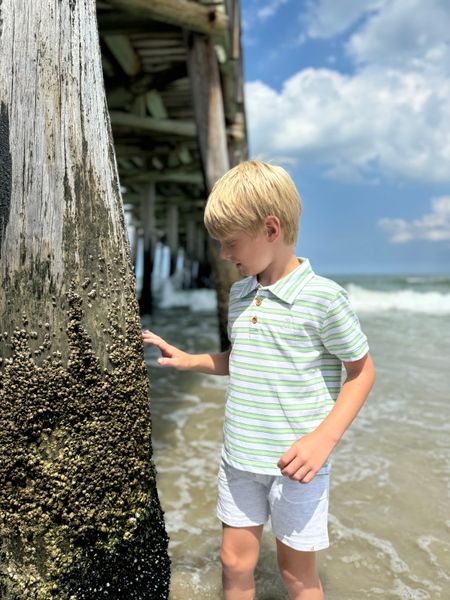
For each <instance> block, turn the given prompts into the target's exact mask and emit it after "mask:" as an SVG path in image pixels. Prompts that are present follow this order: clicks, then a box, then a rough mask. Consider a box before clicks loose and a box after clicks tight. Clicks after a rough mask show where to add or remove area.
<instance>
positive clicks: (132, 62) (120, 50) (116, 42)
mask: <svg viewBox="0 0 450 600" xmlns="http://www.w3.org/2000/svg"><path fill="white" fill-rule="evenodd" d="M103 40H104V41H105V44H106V45H107V46H108V48H109V50H110V51H111V53H112V54H113V56H114V58H115V59H116V60H117V62H118V63H119V65H120V66H121V67H122V69H123V70H124V72H125V73H126V74H127V75H131V76H133V75H137V74H138V73H139V71H140V70H141V63H140V60H139V57H138V55H137V54H136V52H135V51H134V48H133V46H132V44H131V42H130V40H129V38H128V37H127V36H126V35H120V34H119V35H104V36H103Z"/></svg>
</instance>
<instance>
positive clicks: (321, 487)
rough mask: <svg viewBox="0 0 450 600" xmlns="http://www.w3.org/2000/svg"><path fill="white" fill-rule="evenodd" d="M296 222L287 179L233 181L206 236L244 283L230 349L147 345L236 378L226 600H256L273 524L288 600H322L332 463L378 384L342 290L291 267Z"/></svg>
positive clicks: (225, 502) (222, 483)
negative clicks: (262, 553) (266, 531)
mask: <svg viewBox="0 0 450 600" xmlns="http://www.w3.org/2000/svg"><path fill="white" fill-rule="evenodd" d="M300 214H301V202H300V197H299V195H298V192H297V190H296V188H295V185H294V183H293V181H292V180H291V178H290V177H289V175H288V174H287V173H286V171H284V169H282V168H281V167H275V166H272V165H269V164H265V163H262V162H259V161H248V162H244V163H242V164H240V165H238V166H236V167H234V168H233V169H231V170H230V171H228V172H227V173H226V174H225V175H224V176H223V177H222V178H221V179H220V180H219V181H218V182H217V183H216V185H215V186H214V188H213V190H212V192H211V194H210V196H209V198H208V202H207V206H206V209H205V225H206V228H207V229H208V232H209V234H210V235H211V236H212V237H213V238H215V239H217V240H218V241H219V242H220V245H221V257H222V258H223V259H225V260H229V261H232V262H233V263H234V264H235V265H236V267H237V268H238V269H239V270H240V272H241V274H242V275H244V279H242V280H241V281H239V282H237V283H235V284H234V285H233V286H232V288H231V290H230V305H229V323H228V333H229V338H230V342H231V348H230V349H229V350H227V351H226V352H221V353H218V354H197V355H192V354H187V353H185V352H183V351H181V350H179V349H178V348H175V347H173V346H171V345H169V344H168V343H167V342H165V341H164V340H162V339H161V338H160V337H158V336H156V335H154V334H153V333H151V332H144V334H143V339H144V342H146V343H150V344H153V345H154V346H156V347H157V348H159V349H160V351H161V353H162V355H163V358H160V359H159V361H158V362H159V363H160V364H161V365H164V366H168V367H174V368H176V369H182V370H191V371H201V372H203V373H214V374H216V375H229V376H230V380H229V386H228V391H227V403H226V410H225V421H224V445H223V451H222V461H221V466H220V471H219V492H218V505H217V514H218V517H219V518H220V519H221V521H222V523H223V539H222V547H221V561H222V566H223V589H224V597H225V600H251V599H252V598H254V594H255V585H254V576H253V573H254V569H255V566H256V563H257V560H258V555H259V548H260V541H261V535H262V530H263V525H264V523H265V522H266V521H267V520H268V517H269V515H270V517H271V522H272V529H273V531H274V533H275V536H276V544H277V558H278V566H279V569H280V572H281V575H282V577H283V580H284V583H285V585H286V587H287V590H288V595H289V598H290V599H291V600H294V599H295V600H322V599H323V597H324V596H323V590H322V586H321V583H320V580H319V576H318V573H317V568H316V561H315V556H316V551H317V550H320V549H323V548H326V547H328V534H327V515H328V483H329V481H328V478H329V463H328V457H329V455H330V454H331V452H332V450H333V449H334V447H335V446H336V444H337V442H338V441H339V440H340V438H341V436H342V435H343V433H344V432H345V431H346V429H347V428H348V427H349V425H350V424H351V422H352V421H353V419H354V418H355V416H356V414H357V413H358V411H359V409H360V408H361V406H362V405H363V403H364V402H365V400H366V398H367V396H368V394H369V391H370V389H371V387H372V385H373V382H374V367H373V363H372V359H371V358H370V355H369V353H368V345H367V339H366V337H365V335H364V334H363V333H362V332H361V329H360V326H359V321H358V318H357V317H356V315H355V314H354V312H353V310H352V308H351V306H350V304H349V302H348V298H347V294H346V292H345V290H343V288H341V287H340V286H339V285H338V284H336V283H335V282H333V281H331V280H329V279H326V278H323V277H319V276H317V275H315V273H314V272H313V270H312V268H311V266H310V264H309V261H308V260H307V259H305V258H297V257H296V256H295V250H294V247H295V243H296V239H297V231H298V222H299V218H300ZM342 363H343V364H344V367H345V369H346V372H347V377H346V380H345V382H344V383H343V385H342V387H341V369H342Z"/></svg>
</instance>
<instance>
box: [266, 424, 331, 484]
mask: <svg viewBox="0 0 450 600" xmlns="http://www.w3.org/2000/svg"><path fill="white" fill-rule="evenodd" d="M333 448H334V443H333V442H332V441H331V440H328V439H327V438H326V437H325V436H323V435H321V434H320V433H318V432H316V431H313V432H312V433H308V434H307V435H305V436H303V437H302V438H300V439H299V440H298V441H297V442H295V443H294V444H292V446H291V447H290V448H289V450H288V451H287V452H285V453H284V454H283V456H282V457H281V458H280V460H279V461H278V463H277V466H278V468H279V469H280V470H281V474H282V475H285V476H286V477H289V478H290V479H293V480H295V481H299V482H300V483H309V482H310V481H312V479H313V478H314V476H315V475H316V473H317V472H318V471H320V469H321V468H322V466H323V464H324V463H325V461H326V460H327V458H328V457H329V455H330V454H331V451H332V450H333Z"/></svg>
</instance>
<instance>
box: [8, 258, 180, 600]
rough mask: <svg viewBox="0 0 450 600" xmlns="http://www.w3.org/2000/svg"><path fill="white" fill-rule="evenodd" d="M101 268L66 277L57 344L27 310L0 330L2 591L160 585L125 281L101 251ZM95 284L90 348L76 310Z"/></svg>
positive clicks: (139, 593)
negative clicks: (3, 350)
mask: <svg viewBox="0 0 450 600" xmlns="http://www.w3.org/2000/svg"><path fill="white" fill-rule="evenodd" d="M104 270H105V281H106V282H107V281H109V282H110V283H105V282H104V283H103V284H100V283H96V278H95V276H92V277H88V278H86V279H84V280H83V281H82V282H78V283H77V282H75V281H73V282H72V283H71V285H70V288H69V290H68V292H67V294H66V303H67V323H66V326H65V332H62V333H61V332H60V331H57V332H56V334H57V335H58V336H61V335H65V336H66V338H67V344H66V346H67V348H66V350H65V352H64V355H63V354H62V353H61V352H60V351H59V350H54V349H53V345H54V344H53V340H54V339H55V332H52V331H51V326H50V325H49V323H45V322H42V323H38V324H36V323H33V320H32V317H31V315H26V314H24V315H22V324H21V326H20V327H18V328H16V329H15V330H14V331H13V332H11V333H8V332H4V333H1V339H0V342H1V344H2V345H3V346H5V345H6V346H7V347H8V357H7V358H5V359H3V361H2V364H1V365H0V368H1V371H0V372H1V375H0V449H1V460H0V598H4V599H5V600H19V599H20V600H27V599H30V600H50V599H52V600H54V599H58V600H99V599H101V598H110V599H120V598H124V599H125V598H126V599H129V600H133V599H139V600H144V599H147V598H148V599H157V600H162V599H164V598H167V596H168V585H169V569H170V564H169V558H168V555H167V542H168V540H167V535H166V532H165V527H164V521H163V513H162V510H161V508H160V505H159V499H158V494H157V490H156V484H155V470H154V466H153V463H152V460H151V456H152V448H151V419H150V407H149V400H148V380H147V371H146V367H145V363H144V360H143V355H142V342H141V335H140V323H139V317H138V311H137V305H136V300H135V295H134V288H133V285H132V282H131V283H130V282H128V283H125V284H123V282H120V283H119V282H118V281H116V280H115V279H113V278H112V276H108V273H107V272H106V271H107V270H108V265H106V263H105V264H104ZM116 271H117V269H116V270H115V272H116ZM119 272H120V269H119ZM123 274H124V275H125V272H124V273H123ZM127 279H129V278H127V277H124V281H125V282H126V281H127ZM97 281H98V280H97ZM123 285H125V286H126V287H127V289H126V290H125V292H124V289H123ZM106 296H108V298H109V300H108V304H107V305H108V306H109V309H108V312H107V314H105V315H104V322H101V323H99V328H100V331H101V333H102V336H103V337H101V338H100V339H103V340H104V342H105V346H104V347H103V348H101V350H100V351H99V349H98V348H97V354H96V352H95V351H94V345H93V343H92V339H91V337H90V336H89V334H88V332H87V329H86V327H85V323H84V322H85V316H86V311H89V310H90V308H91V307H92V304H93V303H95V302H98V301H101V300H102V298H104V297H106ZM105 354H106V355H107V359H108V360H107V364H106V366H105V360H104V356H105ZM65 355H66V356H65ZM98 355H101V357H100V356H98Z"/></svg>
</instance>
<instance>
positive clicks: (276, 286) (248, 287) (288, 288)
mask: <svg viewBox="0 0 450 600" xmlns="http://www.w3.org/2000/svg"><path fill="white" fill-rule="evenodd" d="M297 259H298V261H299V262H300V261H301V263H300V264H299V266H298V267H297V268H296V269H294V270H293V271H291V272H290V273H288V274H287V275H285V276H284V277H282V278H281V279H279V280H278V281H276V282H275V283H272V285H268V286H261V285H260V283H259V281H258V279H257V277H256V275H253V276H252V277H248V278H247V279H246V280H244V281H243V282H242V283H243V285H242V287H241V289H240V292H239V297H240V298H243V297H244V296H248V294H250V293H251V292H253V291H254V290H256V289H258V288H259V289H261V290H268V291H269V292H271V293H272V294H273V295H274V296H276V297H277V298H279V299H280V300H283V301H284V302H287V303H288V304H293V303H294V301H295V299H296V298H297V296H298V295H299V294H300V292H301V290H302V289H303V287H304V286H305V285H306V283H308V281H309V280H310V279H312V277H314V271H313V270H312V268H311V265H310V262H309V260H308V259H307V258H303V257H301V256H299V257H297Z"/></svg>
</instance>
